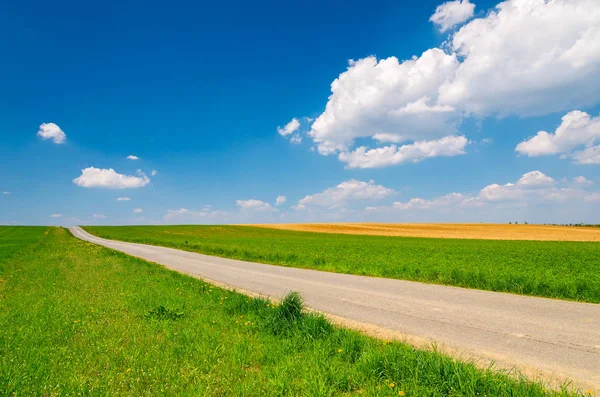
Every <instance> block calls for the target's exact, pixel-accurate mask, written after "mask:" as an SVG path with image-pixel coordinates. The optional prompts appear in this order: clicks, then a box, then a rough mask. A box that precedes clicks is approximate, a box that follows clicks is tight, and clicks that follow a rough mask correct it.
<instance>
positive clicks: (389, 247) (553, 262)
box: [86, 226, 600, 303]
mask: <svg viewBox="0 0 600 397" xmlns="http://www.w3.org/2000/svg"><path fill="white" fill-rule="evenodd" d="M86 230H88V231H89V232H90V233H93V234H95V235H97V236H100V237H106V238H110V239H116V240H124V241H131V242H137V243H145V244H153V245H163V246H168V247H174V248H180V249H185V250H189V251H195V252H200V253H204V254H209V255H217V256H223V257H228V258H235V259H243V260H248V261H255V262H262V263H270V264H277V265H283V266H294V267H303V268H311V269H317V270H325V271H332V272H340V273H351V274H361V275H369V276H378V277H388V278H398V279H405V280H415V281H423V282H428V283H438V284H446V285H455V286H461V287H468V288H477V289H484V290H491V291H504V292H512V293H518V294H526V295H537V296H544V297H552V298H560V299H569V300H578V301H584V302H594V303H599V302H600V243H587V242H555V241H499V240H464V239H434V238H415V237H385V236H364V235H346V234H325V233H310V232H292V231H285V230H274V229H266V228H256V227H247V226H121V227H112V226H102V227H101V226H94V227H86Z"/></svg>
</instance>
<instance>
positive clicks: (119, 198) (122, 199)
mask: <svg viewBox="0 0 600 397" xmlns="http://www.w3.org/2000/svg"><path fill="white" fill-rule="evenodd" d="M129 200H131V199H130V198H129V197H117V201H129Z"/></svg>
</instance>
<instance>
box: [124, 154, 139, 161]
mask: <svg viewBox="0 0 600 397" xmlns="http://www.w3.org/2000/svg"><path fill="white" fill-rule="evenodd" d="M126 158H127V159H128V160H139V159H140V158H139V157H138V156H134V155H133V154H130V155H129V156H127V157H126Z"/></svg>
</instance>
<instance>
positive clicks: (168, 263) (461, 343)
mask: <svg viewBox="0 0 600 397" xmlns="http://www.w3.org/2000/svg"><path fill="white" fill-rule="evenodd" d="M70 230H71V232H72V233H73V235H75V236H76V237H78V238H80V239H83V240H86V241H89V242H92V243H95V244H99V245H103V246H106V247H109V248H112V249H115V250H118V251H121V252H124V253H126V254H129V255H133V256H136V257H139V258H143V259H145V260H148V261H151V262H156V263H159V264H162V265H164V266H165V267H167V268H170V269H173V270H177V271H180V272H184V273H188V274H191V275H193V276H196V277H199V278H204V279H207V280H210V281H215V282H218V283H223V284H227V285H229V286H232V287H235V288H238V289H242V290H244V291H248V292H252V293H257V294H261V295H265V296H269V297H275V298H281V297H282V296H283V295H285V294H286V293H287V292H289V291H298V292H300V293H301V294H302V296H303V298H304V299H305V301H306V304H307V305H308V306H309V307H310V308H312V309H315V310H318V311H322V312H325V313H329V314H333V315H335V316H339V317H342V318H345V319H349V320H353V321H358V322H360V323H364V324H372V325H374V326H376V327H377V328H375V327H374V328H373V329H374V330H377V331H378V332H379V333H380V334H381V335H384V336H385V335H386V331H385V330H390V331H389V335H390V336H398V335H404V336H406V339H407V340H408V341H412V342H414V341H416V340H425V341H430V342H435V343H436V344H438V345H439V346H440V347H441V348H442V350H444V351H451V352H453V353H454V354H458V355H460V356H463V357H473V358H481V359H482V360H483V361H482V362H486V361H488V360H493V361H495V362H496V363H498V364H499V365H501V366H511V367H512V366H515V367H516V368H519V369H520V370H522V371H523V372H524V373H526V374H528V375H530V376H532V374H537V375H536V376H539V375H543V376H544V378H545V379H548V377H549V376H550V377H552V378H553V380H554V383H556V382H561V381H562V380H563V379H565V377H566V378H569V379H571V380H572V381H573V383H574V384H575V385H578V386H579V387H582V388H584V389H588V388H589V389H593V390H596V391H600V305H596V304H586V303H575V302H567V301H560V300H554V299H544V298H534V297H526V296H519V295H512V294H505V293H497V292H488V291H478V290H470V289H465V288H455V287H446V286H440V285H430V284H423V283H417V282H411V281H402V280H391V279H383V278H374V277H363V276H354V275H347V274H337V273H328V272H319V271H315V270H307V269H295V268H289V267H281V266H273V265H264V264H259V263H252V262H244V261H238V260H233V259H225V258H218V257H213V256H207V255H201V254H196V253H192V252H187V251H181V250H176V249H171V248H164V247H156V246H150V245H143V244H133V243H126V242H120V241H113V240H106V239H102V238H98V237H95V236H92V235H91V234H89V233H87V232H85V231H83V230H82V229H81V228H79V227H72V228H70ZM353 324H354V325H355V324H356V323H353Z"/></svg>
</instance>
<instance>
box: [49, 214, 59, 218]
mask: <svg viewBox="0 0 600 397" xmlns="http://www.w3.org/2000/svg"><path fill="white" fill-rule="evenodd" d="M61 216H62V214H52V215H50V218H60V217H61Z"/></svg>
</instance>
